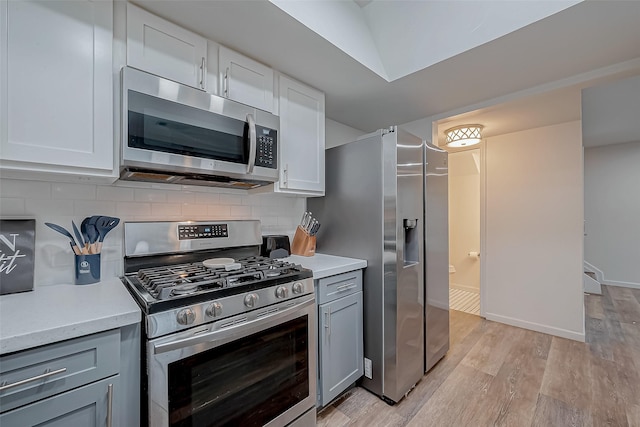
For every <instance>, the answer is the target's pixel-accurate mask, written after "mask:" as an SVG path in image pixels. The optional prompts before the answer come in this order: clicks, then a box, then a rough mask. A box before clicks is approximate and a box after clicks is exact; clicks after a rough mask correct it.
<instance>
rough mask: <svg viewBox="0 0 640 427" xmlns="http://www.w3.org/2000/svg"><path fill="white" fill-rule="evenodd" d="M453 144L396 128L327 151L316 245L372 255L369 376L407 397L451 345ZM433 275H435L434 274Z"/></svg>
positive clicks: (378, 388) (368, 380)
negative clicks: (446, 147) (446, 146)
mask: <svg viewBox="0 0 640 427" xmlns="http://www.w3.org/2000/svg"><path fill="white" fill-rule="evenodd" d="M447 186H448V182H447V153H446V152H445V151H443V150H440V149H438V148H436V147H433V146H431V145H430V144H427V143H425V142H424V141H422V140H421V139H420V138H418V137H416V136H414V135H411V134H410V133H408V132H404V131H402V130H401V129H398V128H396V127H391V128H389V129H382V130H379V131H377V132H374V133H372V134H369V135H366V136H363V137H361V138H359V139H358V140H356V141H353V142H350V143H348V144H345V145H341V146H338V147H334V148H331V149H329V150H327V152H326V187H325V194H326V196H325V197H322V198H309V199H308V200H307V208H308V210H310V211H311V212H313V216H314V217H316V218H318V219H319V221H320V223H322V228H321V230H320V232H319V233H318V237H317V239H318V240H317V249H316V251H317V252H322V253H328V254H335V255H342V256H347V257H353V258H361V259H366V260H367V263H368V264H367V268H366V269H365V271H364V277H363V280H364V283H363V288H364V289H363V298H364V357H365V361H364V362H365V377H364V379H363V382H362V385H363V386H364V387H365V388H367V389H369V390H370V391H372V392H373V393H375V394H377V395H379V396H380V397H382V398H383V399H385V400H387V401H392V402H398V401H399V400H400V399H401V398H402V397H403V396H404V395H406V393H408V392H409V391H410V390H411V389H412V388H413V386H414V385H415V384H416V383H417V382H418V381H419V380H420V379H421V378H422V376H423V375H424V373H425V372H426V371H427V370H429V369H430V368H431V367H432V366H433V365H434V364H435V363H436V362H437V361H438V360H440V359H441V358H442V357H443V356H444V354H445V353H446V351H447V350H448V348H449V291H448V287H449V277H448V276H449V274H448V271H449V255H448V208H447V205H448V199H447V194H448V190H447ZM425 279H426V280H425Z"/></svg>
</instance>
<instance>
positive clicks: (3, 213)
mask: <svg viewBox="0 0 640 427" xmlns="http://www.w3.org/2000/svg"><path fill="white" fill-rule="evenodd" d="M305 208H306V199H305V198H304V197H291V196H283V195H280V194H269V193H267V194H248V193H246V192H243V191H238V190H227V189H217V188H210V187H192V186H177V185H157V184H156V185H154V184H144V183H130V182H126V183H121V182H118V183H116V184H114V185H94V184H67V183H55V182H44V181H26V180H14V179H0V217H1V218H3V219H9V218H34V219H35V220H36V260H35V286H36V287H37V286H45V285H52V284H60V283H73V269H74V265H73V252H72V251H71V248H70V246H69V242H68V240H66V239H65V238H64V236H62V235H60V234H58V233H56V232H55V231H53V230H51V229H49V228H48V227H46V226H45V225H44V223H45V222H52V223H55V224H59V225H62V226H63V227H65V228H67V229H68V230H69V231H71V229H72V226H71V221H75V223H76V225H78V226H79V224H80V222H82V219H83V218H85V217H87V216H91V215H108V216H115V217H118V218H120V220H121V223H120V225H118V226H117V227H116V228H115V229H114V230H113V231H111V233H109V235H108V236H107V238H106V239H105V241H104V245H103V249H102V264H101V267H102V274H101V277H102V278H108V277H114V276H121V275H122V271H123V256H124V255H123V250H122V247H123V227H122V225H121V224H122V222H125V221H149V220H152V221H164V220H167V221H184V220H219V219H258V220H260V222H261V225H262V234H287V235H289V237H290V238H292V236H293V233H294V231H295V228H296V225H297V224H298V222H299V221H300V218H301V217H302V214H303V212H304V210H305Z"/></svg>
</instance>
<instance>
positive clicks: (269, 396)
mask: <svg viewBox="0 0 640 427" xmlns="http://www.w3.org/2000/svg"><path fill="white" fill-rule="evenodd" d="M124 230H125V231H124V232H125V276H124V277H123V278H122V281H123V283H124V284H125V286H126V287H127V288H128V289H129V291H130V292H131V294H132V295H133V297H134V298H135V300H136V301H137V302H138V304H139V305H140V307H141V308H142V311H143V328H144V331H145V342H144V343H143V364H144V366H143V369H142V371H143V378H142V385H143V387H142V388H143V399H144V400H143V405H142V407H143V410H142V424H143V425H149V426H153V427H163V426H172V427H173V426H198V427H199V426H262V425H268V426H285V425H288V426H296V427H297V426H312V425H315V401H316V344H315V328H316V308H315V294H314V288H313V279H312V272H311V271H310V270H307V269H304V268H302V267H301V266H300V265H295V264H292V263H287V262H283V261H280V260H276V259H270V258H264V257H260V256H258V254H259V253H260V244H261V242H262V237H261V233H260V223H259V221H198V222H193V221H188V222H127V223H125V224H124ZM145 401H146V403H147V405H144V402H145ZM145 406H146V407H145Z"/></svg>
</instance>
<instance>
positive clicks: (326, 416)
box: [316, 406, 351, 427]
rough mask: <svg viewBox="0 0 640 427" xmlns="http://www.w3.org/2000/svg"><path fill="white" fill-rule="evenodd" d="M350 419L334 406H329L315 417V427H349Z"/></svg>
mask: <svg viewBox="0 0 640 427" xmlns="http://www.w3.org/2000/svg"><path fill="white" fill-rule="evenodd" d="M350 422H351V419H350V418H349V417H347V416H346V415H345V414H343V413H342V412H341V411H340V410H339V409H337V408H336V407H334V406H329V407H328V408H326V409H325V410H323V411H322V412H320V413H319V414H318V416H317V420H316V426H317V427H343V426H347V425H349V423H350Z"/></svg>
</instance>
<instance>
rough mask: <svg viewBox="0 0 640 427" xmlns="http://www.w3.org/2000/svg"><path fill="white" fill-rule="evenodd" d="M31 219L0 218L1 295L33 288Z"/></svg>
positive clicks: (32, 229) (33, 238) (33, 252)
mask: <svg viewBox="0 0 640 427" xmlns="http://www.w3.org/2000/svg"><path fill="white" fill-rule="evenodd" d="M35 246H36V221H35V220H34V219H3V220H0V295H3V294H12V293H15V292H25V291H31V290H33V266H34V256H35Z"/></svg>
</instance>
